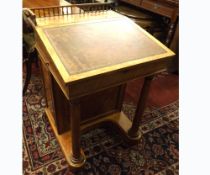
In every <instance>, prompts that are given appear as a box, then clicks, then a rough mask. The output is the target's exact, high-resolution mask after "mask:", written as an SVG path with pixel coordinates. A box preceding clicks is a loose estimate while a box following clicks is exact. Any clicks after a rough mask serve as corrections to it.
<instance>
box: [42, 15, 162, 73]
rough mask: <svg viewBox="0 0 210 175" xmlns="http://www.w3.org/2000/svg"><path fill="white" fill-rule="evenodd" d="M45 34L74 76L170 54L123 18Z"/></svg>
mask: <svg viewBox="0 0 210 175" xmlns="http://www.w3.org/2000/svg"><path fill="white" fill-rule="evenodd" d="M44 33H45V34H46V36H47V38H48V40H49V41H50V43H51V45H52V46H53V48H54V49H55V51H56V53H57V54H58V56H59V58H60V60H61V62H62V63H63V65H64V66H65V68H66V70H67V71H68V73H69V74H70V75H74V74H78V73H82V72H86V71H90V70H95V69H98V68H101V67H106V66H111V65H116V64H120V63H123V62H126V61H130V60H135V59H141V58H145V57H149V56H152V55H158V54H162V53H165V52H166V51H165V50H164V49H163V48H162V47H160V46H159V45H157V44H156V43H155V42H154V41H153V40H151V39H150V38H148V37H147V36H146V35H144V34H143V33H142V32H141V31H140V30H139V28H138V27H137V26H136V25H134V24H133V23H131V22H128V21H127V20H123V19H114V20H107V21H100V22H90V23H86V24H84V23H83V24H74V25H66V26H59V27H50V28H45V29H44Z"/></svg>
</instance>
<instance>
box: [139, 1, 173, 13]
mask: <svg viewBox="0 0 210 175" xmlns="http://www.w3.org/2000/svg"><path fill="white" fill-rule="evenodd" d="M141 7H142V8H144V9H146V10H150V11H152V12H154V13H158V14H160V15H163V16H167V17H172V16H173V13H174V9H173V8H172V7H169V6H168V5H165V4H162V3H159V2H157V1H152V0H143V1H142V3H141Z"/></svg>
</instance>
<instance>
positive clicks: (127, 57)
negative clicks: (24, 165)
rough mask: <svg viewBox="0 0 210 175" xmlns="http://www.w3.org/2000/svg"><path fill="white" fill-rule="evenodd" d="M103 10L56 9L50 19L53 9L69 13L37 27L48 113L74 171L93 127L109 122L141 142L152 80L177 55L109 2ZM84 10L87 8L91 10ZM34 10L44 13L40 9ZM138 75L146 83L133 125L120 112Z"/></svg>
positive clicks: (80, 163)
mask: <svg viewBox="0 0 210 175" xmlns="http://www.w3.org/2000/svg"><path fill="white" fill-rule="evenodd" d="M101 5H102V6H104V7H101V8H100V10H101V11H98V10H96V11H95V10H94V12H90V11H83V10H79V11H78V10H73V9H72V8H76V9H77V8H78V6H79V5H70V6H65V7H52V8H51V9H47V10H46V11H48V12H49V14H51V13H54V12H55V11H56V10H53V9H55V8H57V9H59V11H60V10H62V11H64V12H67V13H68V14H67V13H63V12H61V13H59V15H58V13H57V12H55V15H56V16H54V15H49V16H48V17H45V16H44V15H40V17H37V18H36V22H37V26H34V27H35V30H36V35H37V45H36V48H37V50H38V52H39V54H40V60H41V66H42V72H43V80H44V85H45V94H46V99H47V108H46V109H45V111H46V114H47V116H48V119H49V121H50V124H51V126H52V128H53V131H54V133H55V135H56V137H57V139H58V142H59V144H60V146H61V148H62V151H63V153H64V155H65V157H66V160H67V162H68V163H69V165H70V167H71V168H79V167H82V166H83V165H84V163H85V159H86V158H85V155H84V153H83V151H82V149H81V148H80V135H81V132H85V131H87V130H88V129H90V128H92V127H96V126H98V125H101V124H105V123H109V124H112V125H113V126H114V127H116V128H117V129H118V130H119V131H120V133H121V134H122V136H123V137H124V138H125V139H126V140H127V141H136V140H138V139H139V138H140V137H141V133H139V131H138V127H139V124H140V120H141V116H142V114H143V111H144V106H145V100H146V98H147V96H148V93H149V86H150V82H151V79H152V77H153V75H154V74H156V73H158V72H161V71H164V70H167V69H168V68H169V67H170V64H171V62H172V61H173V59H172V56H174V53H173V52H172V51H171V50H170V49H168V48H167V47H166V46H164V45H163V44H162V43H160V42H159V41H158V40H157V39H155V38H154V37H153V36H151V35H150V34H149V33H147V32H146V31H145V30H143V29H142V28H141V27H139V26H138V25H136V24H135V23H134V22H133V21H131V20H129V19H128V18H127V17H124V16H122V15H120V14H117V13H116V12H114V11H112V10H104V9H109V8H111V7H112V6H109V5H110V4H109V3H108V4H101ZM91 6H92V8H93V9H94V8H95V9H98V8H99V6H98V5H97V4H91ZM106 6H107V7H106ZM80 7H82V9H83V8H85V9H86V8H87V5H84V6H83V5H80ZM44 9H46V8H44ZM32 11H33V12H34V13H35V14H41V13H43V9H40V8H38V9H32ZM74 12H76V13H78V12H79V14H75V13H74ZM44 14H45V13H44ZM46 14H47V13H46ZM139 76H142V77H146V79H145V83H144V87H143V90H142V95H141V97H140V99H139V103H138V107H137V111H136V115H135V117H134V122H133V123H132V122H131V121H130V120H129V119H128V117H127V116H126V115H125V114H124V113H123V112H122V111H121V108H122V102H123V96H124V91H125V87H126V82H127V81H129V80H132V79H134V78H137V77H139Z"/></svg>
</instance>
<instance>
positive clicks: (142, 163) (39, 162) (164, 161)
mask: <svg viewBox="0 0 210 175" xmlns="http://www.w3.org/2000/svg"><path fill="white" fill-rule="evenodd" d="M45 105H46V102H45V98H44V96H43V84H42V80H41V77H40V74H39V73H35V74H34V75H33V76H32V78H31V83H30V84H29V87H28V90H27V92H26V95H25V96H24V97H23V174H24V175H29V174H30V175H31V174H33V175H35V174H36V175H47V174H55V175H56V174H57V175H73V174H75V175H77V174H78V175H106V174H107V175H166V174H167V175H178V170H179V164H178V160H179V139H178V136H179V129H178V122H179V121H178V101H174V102H172V103H170V104H168V105H166V106H163V107H153V108H147V109H146V111H145V114H144V117H143V121H142V125H141V126H140V130H141V131H142V133H143V136H142V138H141V139H140V141H139V142H138V144H136V145H128V144H127V143H125V142H124V141H123V140H122V139H121V137H120V136H119V135H118V132H117V131H115V130H113V128H111V127H109V126H106V127H101V128H97V129H94V130H91V131H89V132H87V133H85V134H83V135H82V138H81V145H82V148H83V150H84V152H85V154H86V156H87V161H86V163H85V166H84V168H83V169H81V170H79V171H77V172H71V171H70V169H69V167H68V164H67V162H66V160H65V158H64V156H63V153H62V151H61V149H60V147H59V145H58V142H57V140H56V138H55V136H54V134H53V132H52V129H51V127H50V125H49V122H48V120H47V117H46V116H45V113H44V107H45ZM135 108H136V107H135V105H134V104H130V103H124V105H123V111H124V113H126V114H127V115H128V116H129V118H130V119H131V120H132V118H133V116H134V113H135ZM113 133H115V134H113Z"/></svg>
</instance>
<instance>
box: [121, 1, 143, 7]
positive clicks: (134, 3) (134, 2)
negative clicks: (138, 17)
mask: <svg viewBox="0 0 210 175" xmlns="http://www.w3.org/2000/svg"><path fill="white" fill-rule="evenodd" d="M121 1H123V2H127V3H129V4H132V5H135V6H140V2H141V1H142V0H121Z"/></svg>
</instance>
